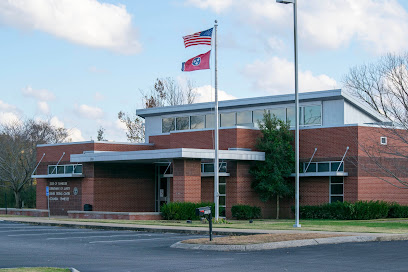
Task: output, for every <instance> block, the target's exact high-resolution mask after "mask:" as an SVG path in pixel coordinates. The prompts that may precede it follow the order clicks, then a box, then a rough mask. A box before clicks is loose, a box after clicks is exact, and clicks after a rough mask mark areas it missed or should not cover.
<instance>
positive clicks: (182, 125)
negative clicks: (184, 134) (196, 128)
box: [176, 116, 190, 130]
mask: <svg viewBox="0 0 408 272" xmlns="http://www.w3.org/2000/svg"><path fill="white" fill-rule="evenodd" d="M189 128H190V124H189V117H188V116H185V117H177V118H176V130H186V129H189Z"/></svg>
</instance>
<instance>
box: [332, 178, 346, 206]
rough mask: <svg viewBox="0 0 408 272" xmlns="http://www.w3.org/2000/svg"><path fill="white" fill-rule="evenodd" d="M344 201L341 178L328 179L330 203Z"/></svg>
mask: <svg viewBox="0 0 408 272" xmlns="http://www.w3.org/2000/svg"><path fill="white" fill-rule="evenodd" d="M337 201H339V202H343V201H344V180H343V177H330V203H334V202H337Z"/></svg>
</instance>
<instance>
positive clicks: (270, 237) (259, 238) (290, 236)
mask: <svg viewBox="0 0 408 272" xmlns="http://www.w3.org/2000/svg"><path fill="white" fill-rule="evenodd" d="M340 236H345V235H342V234H340V233H339V234H326V233H279V234H256V235H245V236H225V237H215V238H213V240H212V241H210V240H209V239H208V238H199V239H189V240H185V241H182V243H185V244H201V245H251V244H262V243H272V242H282V241H293V240H305V239H317V238H330V237H340Z"/></svg>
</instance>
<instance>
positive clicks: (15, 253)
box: [0, 221, 408, 272]
mask: <svg viewBox="0 0 408 272" xmlns="http://www.w3.org/2000/svg"><path fill="white" fill-rule="evenodd" d="M198 237H206V236H203V235H188V234H173V233H149V232H136V231H112V230H93V229H81V228H65V227H50V226H36V225H28V224H22V223H12V222H5V221H0V267H1V268H9V267H22V266H51V267H75V268H76V269H78V270H80V271H81V272H84V271H189V270H191V271H208V270H211V271H234V272H236V271H252V270H256V271H356V270H359V271H360V272H363V271H370V272H371V271H373V270H374V271H406V267H407V266H408V261H407V258H406V256H405V255H406V254H405V252H406V246H407V245H408V243H407V242H406V241H396V242H376V243H350V244H339V245H321V246H310V247H302V248H291V249H278V250H268V251H259V252H214V251H198V250H183V249H173V248H170V245H172V244H173V243H175V242H178V241H181V240H185V239H191V238H198Z"/></svg>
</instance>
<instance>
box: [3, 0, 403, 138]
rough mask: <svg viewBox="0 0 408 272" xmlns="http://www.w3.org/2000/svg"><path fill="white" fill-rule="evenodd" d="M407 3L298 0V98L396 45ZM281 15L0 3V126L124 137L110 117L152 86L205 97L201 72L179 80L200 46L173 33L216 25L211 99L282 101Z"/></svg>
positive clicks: (75, 0) (287, 68)
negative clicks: (172, 86) (179, 87)
mask: <svg viewBox="0 0 408 272" xmlns="http://www.w3.org/2000/svg"><path fill="white" fill-rule="evenodd" d="M407 2H408V1H403V0H399V1H397V0H359V1H355V0H330V1H321V0H298V31H299V34H298V35H299V74H300V79H299V84H300V91H301V92H307V91H318V90H325V89H333V88H341V80H342V78H343V76H344V75H345V74H346V73H347V72H348V70H349V68H350V67H352V66H355V65H359V64H363V63H367V62H371V61H374V60H376V59H378V58H379V57H380V56H381V55H383V54H386V53H388V52H393V53H401V52H404V50H405V49H406V48H408V39H407V38H406V35H407V33H408V14H407V11H408V3H407ZM292 16H293V13H292V6H291V5H283V4H277V3H276V1H274V0H251V1H247V0H169V1H164V0H151V1H131V0H120V1H116V0H110V1H104V0H99V1H97V0H2V1H0V35H1V37H2V44H1V49H2V50H0V59H1V64H2V65H1V66H0V81H1V87H0V93H1V95H0V123H4V122H8V121H10V120H16V119H24V118H36V119H51V121H52V123H53V124H54V125H57V126H63V127H66V128H68V129H69V131H70V133H71V139H72V140H73V141H80V140H90V139H91V138H92V139H96V135H97V129H98V128H99V127H100V126H102V127H104V128H105V130H106V138H107V139H109V140H115V141H125V140H126V137H125V133H124V131H123V127H122V126H121V125H120V122H118V120H117V113H118V112H119V111H120V110H123V111H125V112H134V110H135V109H136V108H141V107H142V104H141V99H140V97H141V95H140V90H149V89H150V88H151V87H152V85H153V84H154V81H155V79H156V78H161V77H173V78H175V79H176V80H178V81H179V82H180V83H181V84H182V83H183V82H185V81H186V80H187V79H190V80H192V81H194V82H195V85H196V86H197V88H198V89H197V91H198V92H199V94H200V96H199V97H198V100H199V101H200V102H201V101H209V100H211V99H212V98H213V95H212V92H211V91H212V87H211V86H212V85H213V83H214V76H213V71H212V70H205V71H196V72H190V73H186V72H184V73H183V72H181V71H180V69H181V62H183V61H185V60H187V59H189V58H191V57H193V56H195V55H198V54H200V53H204V52H206V51H207V50H209V49H210V48H209V47H208V46H195V47H189V48H187V49H185V48H184V46H183V40H182V36H184V35H188V34H192V33H194V32H197V31H201V30H205V29H208V28H211V27H212V26H213V24H214V20H215V19H217V20H218V22H219V27H218V42H219V47H218V49H219V51H218V65H219V67H218V69H219V74H218V75H219V76H218V77H219V89H220V90H221V94H220V95H221V98H223V99H233V98H235V97H237V98H245V97H253V96H263V95H273V94H284V93H291V92H293V90H294V83H293V77H294V76H293V25H292V22H293V17H292Z"/></svg>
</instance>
